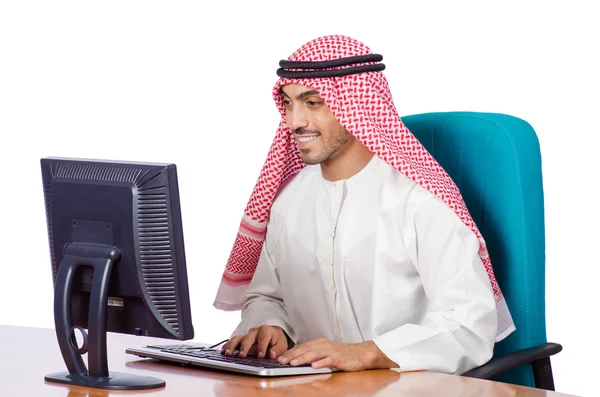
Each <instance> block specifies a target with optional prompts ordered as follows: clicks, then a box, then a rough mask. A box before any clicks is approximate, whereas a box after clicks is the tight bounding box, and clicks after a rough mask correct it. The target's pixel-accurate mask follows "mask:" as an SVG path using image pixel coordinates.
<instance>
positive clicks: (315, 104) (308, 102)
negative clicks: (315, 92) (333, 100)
mask: <svg viewBox="0 0 600 397" xmlns="http://www.w3.org/2000/svg"><path fill="white" fill-rule="evenodd" d="M306 103H307V104H308V106H319V105H321V104H322V103H323V102H322V101H307V102H306Z"/></svg>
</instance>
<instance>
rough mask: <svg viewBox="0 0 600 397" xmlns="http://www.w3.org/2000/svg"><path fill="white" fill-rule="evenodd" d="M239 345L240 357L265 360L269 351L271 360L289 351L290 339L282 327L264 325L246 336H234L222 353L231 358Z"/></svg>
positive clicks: (225, 345) (224, 346)
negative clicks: (253, 357)
mask: <svg viewBox="0 0 600 397" xmlns="http://www.w3.org/2000/svg"><path fill="white" fill-rule="evenodd" d="M238 345H239V349H238V350H239V351H240V357H247V356H249V355H252V356H254V355H255V356H257V357H259V358H263V357H267V351H268V353H269V355H268V357H269V358H277V357H279V356H280V355H281V354H282V353H284V352H286V351H287V350H288V339H287V336H286V335H285V332H283V330H282V329H281V328H280V327H273V326H270V325H262V326H260V327H258V328H252V329H250V331H248V333H247V334H246V335H236V336H234V337H233V338H231V339H230V340H229V342H227V343H226V344H224V345H223V348H222V349H221V352H222V353H224V354H225V355H226V356H231V355H232V354H233V351H234V350H236V349H237V348H238Z"/></svg>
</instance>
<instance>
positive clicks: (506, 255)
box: [402, 112, 546, 387]
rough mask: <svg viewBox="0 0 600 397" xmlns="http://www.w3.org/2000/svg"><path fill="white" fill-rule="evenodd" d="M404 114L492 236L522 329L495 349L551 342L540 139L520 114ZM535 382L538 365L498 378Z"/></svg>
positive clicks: (502, 281)
mask: <svg viewBox="0 0 600 397" xmlns="http://www.w3.org/2000/svg"><path fill="white" fill-rule="evenodd" d="M402 121H403V122H404V123H405V125H406V126H407V127H408V129H409V130H410V131H411V132H412V133H413V134H414V135H415V136H416V137H417V139H418V140H419V141H420V142H421V143H422V144H423V145H424V146H425V147H426V148H427V150H428V151H429V152H430V153H431V154H432V155H433V156H434V157H435V159H436V160H437V161H438V162H439V163H440V165H441V166H442V167H443V168H444V169H445V170H446V171H447V172H448V174H449V175H450V177H451V178H452V179H453V180H454V182H455V183H456V184H457V185H458V187H459V189H460V191H461V193H462V195H463V197H464V200H465V203H466V205H467V208H468V209H469V212H470V214H471V216H472V217H473V220H474V221H475V223H476V224H477V226H478V227H479V229H480V231H481V234H482V235H483V238H484V239H485V241H486V244H487V247H488V250H489V253H490V259H491V261H492V266H493V268H494V272H495V274H496V278H497V280H498V283H499V285H500V288H501V289H502V291H503V293H504V295H505V297H506V302H507V304H508V307H509V309H510V311H511V315H512V317H513V320H514V322H515V325H516V328H517V330H516V331H515V332H513V333H512V334H511V335H509V336H508V337H507V338H506V339H504V340H503V341H501V342H499V343H497V344H496V346H495V349H494V356H495V357H497V356H502V355H504V354H506V353H509V352H512V351H515V350H519V349H524V348H527V347H531V346H535V345H538V344H541V343H545V342H546V316H545V232H544V198H543V188H542V171H541V156H540V147H539V142H538V139H537V136H536V134H535V131H534V130H533V128H532V127H531V126H530V125H529V124H528V123H527V122H525V121H523V120H521V119H518V118H516V117H512V116H508V115H503V114H495V113H475V112H444V113H426V114H417V115H410V116H405V117H402ZM497 380H499V381H504V382H508V383H513V384H520V385H524V386H530V387H535V383H534V378H533V372H532V369H531V365H529V364H527V365H523V366H521V367H519V368H516V369H514V370H511V371H509V372H507V373H505V374H503V375H502V376H500V377H499V378H497Z"/></svg>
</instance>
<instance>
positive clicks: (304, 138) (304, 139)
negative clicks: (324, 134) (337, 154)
mask: <svg viewBox="0 0 600 397" xmlns="http://www.w3.org/2000/svg"><path fill="white" fill-rule="evenodd" d="M318 137H319V135H309V136H299V137H296V140H297V141H298V142H301V143H307V142H311V141H314V140H315V139H317V138H318Z"/></svg>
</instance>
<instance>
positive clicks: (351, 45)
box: [215, 36, 514, 373]
mask: <svg viewBox="0 0 600 397" xmlns="http://www.w3.org/2000/svg"><path fill="white" fill-rule="evenodd" d="M381 59H382V57H381V56H380V55H377V54H373V53H372V52H371V51H370V49H369V48H368V47H366V46H365V45H364V44H362V43H360V42H358V41H356V40H353V39H351V38H348V37H344V36H326V37H321V38H318V39H316V40H313V41H310V42H308V43H307V44H305V45H304V46H302V47H301V48H300V49H299V50H298V51H296V52H295V53H294V54H293V55H292V56H291V57H290V58H289V59H288V60H287V61H282V62H281V63H280V66H281V68H280V69H279V70H278V75H279V76H280V79H279V80H278V82H277V84H276V85H275V87H274V90H273V96H274V99H275V102H276V104H277V106H278V108H279V110H280V112H281V114H282V121H281V124H280V127H279V130H278V133H277V136H276V138H275V141H274V142H273V145H272V146H271V150H270V152H269V157H268V158H267V161H266V163H265V166H264V167H263V170H262V172H261V175H260V177H259V180H258V182H257V184H256V187H255V190H254V192H253V194H252V197H251V199H250V202H249V203H248V206H247V208H246V213H245V216H244V218H243V220H242V224H241V227H240V231H239V233H238V236H237V239H236V242H235V244H234V248H233V250H232V253H231V256H230V259H229V262H228V264H227V268H226V271H225V273H224V276H223V282H222V284H221V286H220V289H219V292H218V295H217V299H216V301H215V306H216V307H217V308H220V309H225V310H235V309H239V308H241V309H242V321H241V322H240V324H239V326H238V327H237V329H236V330H235V331H234V332H233V334H232V337H231V339H230V340H229V342H228V343H227V344H225V345H224V347H223V352H224V354H227V355H230V354H232V352H233V351H234V350H239V351H240V356H242V357H244V356H247V355H256V356H258V357H270V358H277V359H279V361H280V362H282V363H285V364H290V365H301V364H305V363H312V366H313V367H315V368H319V367H324V366H331V367H335V368H337V369H340V370H344V371H357V370H364V369H370V368H399V369H400V370H402V371H410V370H421V369H423V370H432V371H440V372H448V373H464V372H465V371H467V370H469V369H471V368H474V367H476V366H479V365H482V364H484V363H485V362H487V361H488V360H489V359H490V358H491V356H492V353H493V348H494V343H495V342H496V341H499V340H501V339H503V338H504V337H506V336H507V335H508V334H510V333H511V332H512V331H513V330H514V325H513V323H512V319H511V317H510V313H509V312H508V309H507V306H506V304H505V301H504V299H503V297H502V294H501V292H500V289H499V288H498V285H497V283H496V281H495V279H494V276H493V271H492V268H491V265H490V261H489V258H488V256H487V250H486V248H485V243H484V241H483V239H482V238H481V235H480V234H479V231H478V230H477V227H476V225H475V224H474V223H473V221H472V219H471V218H470V216H469V214H468V211H467V209H466V207H465V205H464V202H463V201H462V197H461V195H460V192H459V191H458V189H457V187H456V185H455V184H454V183H453V182H452V180H451V179H450V178H449V176H448V175H447V174H446V173H445V172H444V170H443V169H442V168H441V167H440V166H439V164H437V162H435V160H434V159H433V158H432V157H431V156H430V155H429V153H427V151H426V150H425V149H424V148H423V147H422V146H421V145H420V143H419V142H418V141H417V140H416V138H415V137H414V136H413V135H412V134H411V133H410V132H409V131H408V130H407V129H406V127H405V126H404V125H403V124H402V121H401V120H400V118H399V116H398V113H397V111H396V109H395V106H394V104H393V101H392V97H391V94H390V92H389V88H388V84H387V81H386V79H385V77H384V75H383V74H382V72H381V71H382V70H383V69H384V66H383V65H382V64H381V63H380V61H381Z"/></svg>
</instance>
